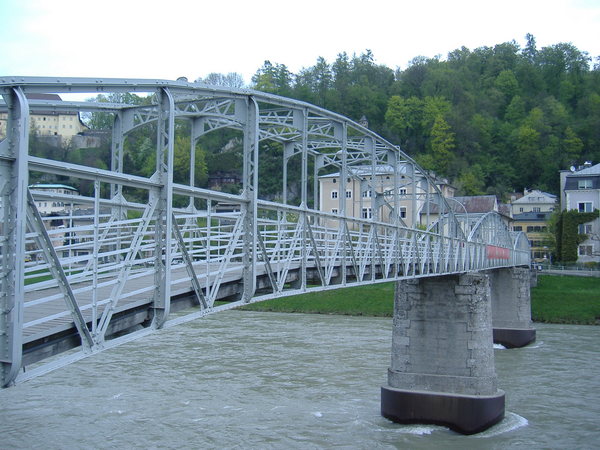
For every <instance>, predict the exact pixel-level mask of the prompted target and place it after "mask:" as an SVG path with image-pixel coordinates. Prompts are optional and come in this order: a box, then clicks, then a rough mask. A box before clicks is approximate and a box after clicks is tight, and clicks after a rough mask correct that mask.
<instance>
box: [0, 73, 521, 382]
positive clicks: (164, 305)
mask: <svg viewBox="0 0 600 450" xmlns="http://www.w3.org/2000/svg"><path fill="white" fill-rule="evenodd" d="M40 93H45V94H47V93H54V94H60V95H62V96H63V97H65V98H66V97H69V95H66V94H79V95H80V96H81V95H82V94H90V96H93V95H96V94H113V93H116V94H127V93H136V94H139V95H141V96H145V98H146V100H147V104H144V105H141V106H136V105H131V104H126V103H117V102H115V103H110V102H105V101H104V102H99V101H86V102H76V101H68V99H65V100H62V101H59V100H55V99H49V100H39V99H35V98H39V97H40V96H34V95H32V94H40ZM0 94H1V95H2V98H3V103H1V102H0V119H3V120H4V121H5V122H4V123H5V124H6V128H5V129H6V132H5V136H0V137H3V140H1V141H0V174H1V178H0V211H1V214H2V217H3V221H2V223H1V225H0V227H1V228H0V229H1V233H0V236H1V239H2V241H1V243H2V245H1V258H2V266H1V274H0V277H1V283H2V292H1V299H0V306H1V308H0V360H1V362H2V372H1V384H2V386H7V385H10V384H12V383H13V382H15V380H17V381H18V379H19V378H22V377H24V376H25V374H24V370H25V367H26V366H28V367H29V365H31V364H33V363H37V362H38V361H42V360H44V359H45V358H47V357H49V356H52V355H55V354H58V353H61V352H63V351H65V350H67V349H70V348H74V347H76V348H78V349H79V351H78V353H77V355H79V356H71V358H78V357H82V356H83V355H87V354H90V353H94V352H97V351H100V350H102V349H103V348H107V347H110V346H112V345H116V344H118V343H119V342H122V341H123V340H126V339H131V338H133V337H136V336H138V335H140V334H144V333H147V332H149V330H152V329H156V328H160V327H163V326H164V325H165V324H170V323H175V322H177V321H182V320H187V319H182V318H181V317H179V318H177V319H171V318H170V317H172V313H173V312H174V311H176V310H179V309H182V308H185V307H189V306H193V305H196V306H197V308H196V309H195V310H193V312H192V313H191V314H188V315H187V316H184V317H185V318H192V317H199V316H202V315H204V314H208V313H211V312H215V311H220V310H223V309H228V308H233V307H237V306H239V305H242V304H244V303H248V302H255V301H261V300H265V299H271V298H275V297H280V296H287V295H293V294H298V293H302V292H307V291H318V290H325V289H334V288H339V287H344V286H352V285H362V284H371V283H380V282H386V281H393V280H401V279H406V278H415V277H430V276H437V275H445V274H452V273H464V272H470V271H479V270H487V269H493V268H499V267H510V266H520V265H528V264H529V249H528V247H529V245H528V242H527V240H526V239H525V238H524V235H523V234H520V233H512V232H509V231H508V229H507V227H506V225H505V224H504V223H503V221H502V220H501V218H500V216H499V215H498V214H496V213H490V214H487V215H484V216H482V217H478V218H476V220H473V217H471V218H469V217H468V215H467V216H465V215H464V214H461V213H460V212H456V207H455V208H451V205H450V203H449V202H448V201H447V200H446V199H445V198H444V196H443V195H442V193H441V192H440V190H439V189H438V187H437V186H436V184H435V182H434V180H433V179H432V178H431V177H430V175H429V174H428V173H427V172H426V171H425V170H423V169H422V168H420V167H419V166H418V165H417V164H416V163H415V162H414V161H413V160H412V159H411V158H410V157H409V156H407V155H406V154H405V153H403V152H402V151H401V150H400V148H398V147H397V146H395V145H393V144H391V143H390V142H388V141H386V140H384V139H382V138H381V137H380V136H378V135H376V134H375V133H373V132H372V131H370V130H368V129H367V128H365V127H363V126H361V125H360V124H358V123H356V122H353V121H351V120H349V119H347V118H345V117H343V116H340V115H338V114H335V113H333V112H330V111H326V110H324V109H321V108H318V107H315V106H313V105H310V104H307V103H304V102H300V101H295V100H291V99H288V98H282V97H279V96H275V95H270V94H266V93H261V92H255V91H250V90H239V89H229V88H224V87H218V86H209V85H205V84H196V83H188V82H185V81H166V80H144V79H81V78H64V79H55V78H29V77H4V78H1V77H0ZM113 97H114V98H119V96H113ZM122 97H123V96H121V98H122ZM89 112H92V113H98V112H102V113H105V114H107V115H108V117H110V118H111V121H112V129H111V131H110V132H109V136H110V146H111V160H110V168H103V167H94V166H91V165H86V164H85V163H82V164H71V163H66V162H64V161H62V160H60V159H59V158H56V159H52V158H42V157H38V156H34V155H33V154H31V153H30V151H29V130H30V123H31V120H32V116H33V115H36V114H38V115H40V114H54V115H56V114H63V113H64V114H67V113H71V114H73V113H77V114H80V113H89ZM1 114H4V116H2V115H1ZM0 123H1V122H0ZM142 127H150V129H151V130H152V133H153V135H154V136H155V139H154V143H153V144H154V147H155V150H153V152H154V155H155V160H156V164H155V171H154V173H153V174H152V176H149V177H146V176H142V175H140V174H139V168H138V167H130V166H128V165H127V163H126V158H125V155H126V152H127V150H126V145H125V143H126V140H127V139H128V138H129V136H130V135H131V133H132V132H134V131H135V130H137V129H138V128H142ZM222 129H229V130H233V131H232V133H233V136H235V137H236V138H237V140H238V142H239V143H240V145H241V146H242V150H243V151H242V152H241V155H242V156H241V159H242V161H241V166H242V167H243V171H242V176H241V185H242V189H241V193H240V194H239V195H234V194H227V193H224V192H220V191H216V190H209V189H204V188H201V187H199V186H197V185H196V184H195V178H196V177H195V172H194V171H195V166H196V162H197V155H196V144H197V142H198V141H199V140H200V139H201V138H202V137H203V136H206V135H208V134H210V133H212V132H215V131H217V130H222ZM1 131H2V128H0V132H1ZM177 138H185V139H186V142H187V144H186V145H189V164H188V166H189V177H188V178H187V179H188V181H187V182H181V181H180V180H174V176H173V175H174V166H175V160H174V153H175V152H174V143H175V140H176V139H177ZM269 141H270V142H274V143H277V144H276V145H277V146H279V147H278V148H279V149H280V150H281V152H280V156H279V160H280V161H279V164H280V168H281V169H280V170H281V193H282V199H281V200H280V201H272V200H267V199H266V198H265V196H264V195H262V192H261V187H260V183H259V179H260V177H261V174H262V172H261V170H272V169H263V166H262V165H261V163H262V162H263V157H264V154H265V152H272V151H273V150H272V149H273V145H271V146H265V145H264V143H265V142H269ZM278 154H279V153H278ZM290 167H291V168H293V170H295V171H296V173H298V180H299V183H298V184H299V189H298V191H299V192H297V193H296V195H295V196H293V195H291V189H290V185H291V183H290V181H289V180H288V179H289V176H288V172H289V170H290ZM382 171H387V172H389V173H391V178H390V180H389V181H388V183H387V185H386V187H385V188H383V187H382V185H381V183H379V182H378V179H377V174H379V173H382ZM333 172H335V173H336V174H337V178H336V180H339V184H338V186H339V192H341V193H343V192H346V190H347V187H348V186H350V183H355V184H356V185H357V186H360V190H361V192H370V193H371V194H372V195H371V194H370V195H368V196H360V199H359V200H358V201H359V203H360V207H359V211H361V210H362V209H363V207H365V208H367V207H368V208H369V211H370V213H369V214H368V215H366V217H362V216H361V217H354V216H353V215H352V213H351V211H349V208H348V200H347V199H346V198H344V195H340V196H339V203H338V205H339V206H338V208H336V209H337V212H336V213H333V212H331V211H329V212H327V211H323V210H321V209H322V205H321V204H320V195H321V194H322V193H321V192H320V188H319V176H321V175H326V174H331V173H333ZM387 172H386V173H387ZM32 173H35V174H36V176H37V177H38V178H42V179H48V180H57V179H61V178H60V177H69V180H70V181H69V183H71V184H75V185H80V184H82V183H88V186H89V185H91V186H92V187H91V189H89V190H88V191H89V192H91V194H86V195H78V196H74V195H70V192H69V191H66V190H61V189H54V190H42V189H39V187H36V186H30V176H31V174H32ZM363 197H364V198H363ZM42 204H44V205H47V204H54V205H58V206H62V207H64V208H63V211H62V212H61V213H60V215H59V216H58V217H57V215H51V216H45V215H43V214H41V212H40V209H41V206H40V205H42ZM403 205H407V206H406V207H407V208H408V211H410V213H409V215H408V217H401V216H402V214H400V211H401V208H402V207H403ZM432 205H435V210H436V213H435V214H433V213H432V212H431V211H432V210H433V208H431V206H432ZM57 224H60V225H57ZM223 298H225V299H227V300H229V302H228V303H226V304H223V305H217V304H215V301H217V300H219V299H223ZM170 315H171V316H170ZM126 333H129V334H126ZM125 334H126V335H125ZM121 335H125V336H123V337H119V336H121ZM54 364H56V363H54ZM47 367H49V366H48V364H46V365H43V364H42V366H41V368H40V369H39V370H45V368H47Z"/></svg>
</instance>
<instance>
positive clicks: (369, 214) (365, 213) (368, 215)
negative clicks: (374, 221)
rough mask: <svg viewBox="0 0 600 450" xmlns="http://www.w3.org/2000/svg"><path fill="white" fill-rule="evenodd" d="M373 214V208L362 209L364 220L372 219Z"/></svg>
mask: <svg viewBox="0 0 600 450" xmlns="http://www.w3.org/2000/svg"><path fill="white" fill-rule="evenodd" d="M372 217H373V214H372V212H371V208H363V209H362V218H363V219H371V218H372Z"/></svg>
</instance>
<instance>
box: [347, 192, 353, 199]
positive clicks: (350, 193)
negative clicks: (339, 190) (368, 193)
mask: <svg viewBox="0 0 600 450" xmlns="http://www.w3.org/2000/svg"><path fill="white" fill-rule="evenodd" d="M346 198H352V191H351V190H347V191H346Z"/></svg>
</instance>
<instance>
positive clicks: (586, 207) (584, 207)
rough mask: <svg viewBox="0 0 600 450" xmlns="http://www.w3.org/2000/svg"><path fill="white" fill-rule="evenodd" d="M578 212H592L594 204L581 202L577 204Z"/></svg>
mask: <svg viewBox="0 0 600 450" xmlns="http://www.w3.org/2000/svg"><path fill="white" fill-rule="evenodd" d="M577 210H578V211H579V212H592V211H593V210H594V209H593V208H592V202H579V203H577Z"/></svg>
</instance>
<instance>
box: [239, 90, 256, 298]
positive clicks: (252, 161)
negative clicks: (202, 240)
mask: <svg viewBox="0 0 600 450" xmlns="http://www.w3.org/2000/svg"><path fill="white" fill-rule="evenodd" d="M243 114H244V116H245V117H244V120H245V122H244V155H243V158H244V161H243V178H244V179H243V194H242V195H243V196H244V199H245V203H244V205H242V208H244V209H245V216H244V233H243V246H244V252H243V263H244V268H243V271H244V275H243V280H244V288H243V292H242V299H243V300H244V301H245V302H249V301H250V299H251V298H252V296H253V295H254V292H255V291H256V260H257V238H256V233H257V231H258V227H257V223H256V220H257V214H258V209H257V194H258V121H259V115H258V104H257V103H256V100H255V99H254V98H253V97H248V98H247V100H246V105H245V111H244V112H243Z"/></svg>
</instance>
